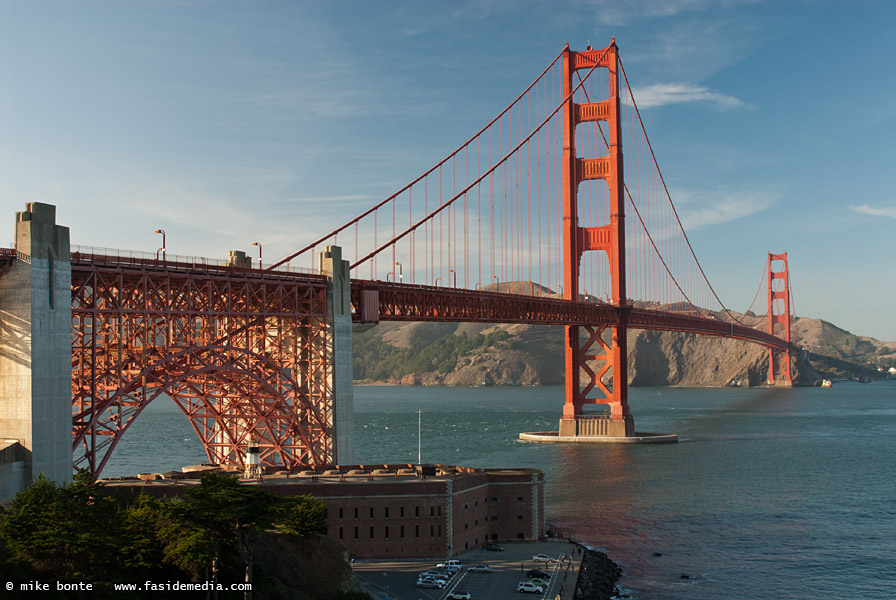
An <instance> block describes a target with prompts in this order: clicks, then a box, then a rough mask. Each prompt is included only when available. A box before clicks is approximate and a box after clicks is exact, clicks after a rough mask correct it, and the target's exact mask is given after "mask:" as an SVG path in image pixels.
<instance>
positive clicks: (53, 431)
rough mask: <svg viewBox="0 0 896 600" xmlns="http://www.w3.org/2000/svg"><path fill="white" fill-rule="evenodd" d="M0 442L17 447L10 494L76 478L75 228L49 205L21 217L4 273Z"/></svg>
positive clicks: (10, 466)
mask: <svg viewBox="0 0 896 600" xmlns="http://www.w3.org/2000/svg"><path fill="white" fill-rule="evenodd" d="M0 442H2V443H3V444H4V446H5V447H7V448H8V447H16V448H17V451H16V452H13V453H7V455H8V456H12V457H13V460H12V462H4V463H3V464H0V479H2V481H3V482H4V483H5V485H4V486H3V488H4V489H0V494H2V495H3V496H4V497H11V496H12V495H14V494H15V493H16V492H17V491H18V490H19V489H21V488H23V487H24V486H26V485H28V484H29V483H30V482H31V481H32V480H34V479H36V478H37V476H38V475H39V474H41V473H43V474H44V475H45V476H47V477H48V478H49V479H51V480H53V481H55V482H57V483H60V484H64V483H68V482H70V481H71V480H72V306H71V261H70V256H69V230H68V228H67V227H62V226H59V225H56V207H55V206H53V205H50V204H42V203H39V202H31V203H28V204H27V210H25V211H22V212H18V213H16V257H15V259H13V260H12V261H11V264H10V266H9V270H8V271H7V272H5V273H3V274H2V275H0ZM15 488H18V489H15Z"/></svg>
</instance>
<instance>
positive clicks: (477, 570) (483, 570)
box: [467, 565, 492, 573]
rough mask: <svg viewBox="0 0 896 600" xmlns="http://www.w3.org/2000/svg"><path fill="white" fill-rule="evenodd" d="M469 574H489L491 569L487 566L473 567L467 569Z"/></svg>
mask: <svg viewBox="0 0 896 600" xmlns="http://www.w3.org/2000/svg"><path fill="white" fill-rule="evenodd" d="M467 571H469V572H470V573H491V572H492V568H491V567H490V566H488V565H475V566H472V567H470V568H469V569H467Z"/></svg>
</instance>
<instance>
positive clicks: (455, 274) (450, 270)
mask: <svg viewBox="0 0 896 600" xmlns="http://www.w3.org/2000/svg"><path fill="white" fill-rule="evenodd" d="M448 273H454V284H453V286H452V287H454V288H455V289H456V288H457V271H455V270H454V269H448Z"/></svg>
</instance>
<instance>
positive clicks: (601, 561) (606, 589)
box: [573, 550, 622, 600]
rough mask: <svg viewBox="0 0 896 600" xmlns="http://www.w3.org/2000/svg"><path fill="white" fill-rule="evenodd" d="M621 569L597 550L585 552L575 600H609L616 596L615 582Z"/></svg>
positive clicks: (620, 573)
mask: <svg viewBox="0 0 896 600" xmlns="http://www.w3.org/2000/svg"><path fill="white" fill-rule="evenodd" d="M621 576H622V569H621V568H620V567H619V565H617V564H616V563H615V562H613V561H612V560H611V559H610V557H609V556H607V555H606V554H604V553H603V552H599V551H597V550H585V555H584V556H583V557H582V567H581V569H579V579H578V581H577V582H576V591H575V595H574V596H573V597H574V598H575V600H610V598H614V597H615V594H616V591H617V590H616V582H617V581H619V578H620V577H621Z"/></svg>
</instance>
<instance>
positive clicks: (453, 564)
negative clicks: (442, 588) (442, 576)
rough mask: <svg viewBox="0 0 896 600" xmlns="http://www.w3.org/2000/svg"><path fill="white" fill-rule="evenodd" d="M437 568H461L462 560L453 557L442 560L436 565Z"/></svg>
mask: <svg viewBox="0 0 896 600" xmlns="http://www.w3.org/2000/svg"><path fill="white" fill-rule="evenodd" d="M436 568H437V569H460V561H459V560H457V559H455V558H452V559H451V560H446V561H442V562H440V563H439V564H437V565H436Z"/></svg>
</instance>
